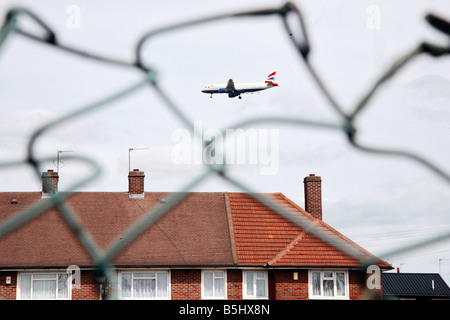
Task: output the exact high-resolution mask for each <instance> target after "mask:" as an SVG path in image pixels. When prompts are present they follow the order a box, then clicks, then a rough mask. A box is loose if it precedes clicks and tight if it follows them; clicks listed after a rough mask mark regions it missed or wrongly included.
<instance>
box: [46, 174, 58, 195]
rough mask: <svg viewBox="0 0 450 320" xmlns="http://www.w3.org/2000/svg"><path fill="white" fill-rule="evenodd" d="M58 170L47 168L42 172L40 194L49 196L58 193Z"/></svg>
mask: <svg viewBox="0 0 450 320" xmlns="http://www.w3.org/2000/svg"><path fill="white" fill-rule="evenodd" d="M58 180H59V175H58V172H53V170H47V172H42V196H43V197H45V196H50V195H52V194H57V193H58Z"/></svg>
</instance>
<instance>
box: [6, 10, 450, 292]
mask: <svg viewBox="0 0 450 320" xmlns="http://www.w3.org/2000/svg"><path fill="white" fill-rule="evenodd" d="M269 16H270V17H271V16H277V17H279V18H280V19H281V20H282V21H283V24H284V28H285V31H286V34H285V36H286V37H289V38H290V39H291V42H292V50H295V51H296V52H297V54H298V58H299V59H300V60H301V61H302V62H303V63H304V64H305V66H306V67H307V70H308V71H309V72H310V74H311V76H312V79H313V80H314V82H315V84H316V85H317V87H318V89H319V90H320V92H321V93H322V96H323V98H324V99H325V100H326V101H327V102H328V105H329V107H330V108H332V109H333V110H334V111H335V112H336V113H337V114H338V115H339V119H340V120H339V121H335V122H332V121H329V122H328V121H321V120H311V119H303V118H295V117H259V118H252V119H247V120H243V121H241V122H238V123H235V124H234V125H232V126H230V128H245V127H249V126H252V125H257V124H258V125H259V124H281V125H291V126H294V127H295V126H297V127H316V128H319V129H327V130H332V131H335V132H338V133H344V134H345V135H346V137H347V140H348V143H349V144H350V145H351V146H353V147H355V148H356V149H359V150H361V151H364V152H368V153H374V154H381V155H385V156H395V157H401V158H405V159H407V160H411V161H414V162H417V163H419V164H420V165H422V166H424V167H426V168H428V169H429V170H430V173H431V174H435V175H438V176H439V177H441V178H442V179H443V180H445V181H446V182H447V183H450V176H449V174H448V173H447V172H446V171H445V170H444V169H442V168H440V167H438V166H437V165H435V164H434V163H433V162H432V161H430V160H429V159H426V158H424V157H422V156H421V155H418V154H415V153H411V152H409V151H404V150H391V149H383V148H376V147H372V146H367V145H363V144H361V143H360V142H359V141H358V128H357V126H356V120H357V119H358V117H359V115H360V114H361V111H363V110H364V109H366V108H367V106H368V102H369V101H370V100H371V98H372V97H373V96H374V94H375V93H376V92H377V91H378V90H380V88H382V86H383V84H384V83H385V82H386V81H388V80H389V79H390V78H391V77H393V76H394V75H395V74H396V73H397V72H398V71H399V70H400V69H402V68H405V67H407V65H408V64H410V63H411V62H412V61H413V60H414V59H415V58H416V57H418V56H421V55H429V56H431V57H435V58H437V57H440V56H444V55H447V54H449V53H450V46H449V45H448V44H445V45H441V44H434V43H428V42H422V43H419V44H418V45H417V46H416V47H415V48H414V49H413V50H412V51H410V52H407V53H406V54H404V55H402V56H401V57H399V59H397V60H396V61H394V62H393V63H392V65H391V67H390V68H388V70H386V71H385V73H384V74H383V75H382V76H381V77H380V78H379V79H377V80H376V81H375V82H374V83H373V85H372V87H371V88H370V90H369V91H368V92H367V93H366V94H365V95H364V97H363V98H362V99H361V100H360V101H359V102H358V103H357V104H356V105H355V106H354V108H353V109H352V110H351V111H350V112H345V111H344V109H343V108H342V106H341V105H340V104H339V103H338V102H337V100H336V99H335V98H334V97H333V96H332V94H331V93H330V92H329V91H328V89H327V87H326V85H325V84H324V82H323V81H322V79H321V78H320V77H319V75H318V74H317V72H316V70H315V68H314V66H313V65H312V63H311V62H310V59H309V57H310V48H311V44H310V42H309V38H308V32H307V28H306V25H305V22H304V20H303V17H302V14H301V11H300V10H299V8H298V7H297V6H296V5H294V4H292V3H290V2H288V3H286V4H284V5H283V6H281V7H275V8H267V9H260V10H254V11H245V12H237V13H235V14H224V15H216V16H211V17H206V18H203V19H198V20H192V21H187V22H183V23H179V24H174V25H169V26H166V27H162V28H159V29H156V30H153V31H150V32H148V33H146V34H145V35H144V36H142V37H141V38H140V39H139V41H138V43H137V45H136V47H135V51H134V54H135V59H134V61H131V62H130V61H123V60H120V59H116V58H112V57H107V56H104V55H101V54H96V53H94V52H89V51H85V50H82V49H79V48H77V47H72V46H68V45H65V44H63V43H61V42H60V41H59V39H58V37H57V34H56V33H55V32H54V30H52V29H51V28H50V27H49V26H48V25H47V24H46V23H45V21H43V20H42V19H41V18H40V17H39V16H37V15H35V14H34V13H33V12H32V11H29V10H27V9H25V8H12V9H10V10H9V11H8V13H7V16H6V18H5V20H4V22H3V25H2V28H1V30H0V50H1V49H3V47H4V45H5V43H6V42H7V41H8V40H9V38H11V37H25V38H27V39H29V40H31V41H36V42H39V43H43V44H46V45H48V46H50V47H52V48H54V50H61V51H63V52H66V53H67V54H68V55H77V56H82V57H84V58H86V59H90V60H93V61H97V62H98V63H104V64H110V65H120V66H123V67H126V68H130V69H136V70H139V71H140V72H142V79H141V80H140V81H138V82H137V83H133V84H131V85H130V86H128V87H125V88H123V89H122V90H120V91H117V92H114V93H113V94H111V95H109V96H106V97H104V98H102V99H99V100H97V101H94V102H92V103H90V104H88V105H86V106H82V107H79V108H77V109H76V110H74V111H72V112H69V113H67V114H66V115H63V116H61V117H58V118H57V119H55V120H53V121H50V122H49V123H47V124H46V125H44V126H42V127H40V128H39V129H37V130H36V131H35V132H34V134H33V135H32V136H31V138H30V139H29V141H28V146H27V156H26V158H25V159H24V160H23V161H21V162H20V161H19V162H17V161H14V162H1V159H0V169H2V170H9V169H11V168H13V167H16V166H23V165H26V166H30V167H31V168H33V170H34V171H35V174H36V175H37V177H39V178H40V176H41V172H42V171H43V163H45V162H48V161H51V160H52V159H48V158H40V157H38V156H37V152H36V144H37V141H38V140H39V139H40V138H41V137H42V136H44V135H45V134H46V132H47V131H48V130H50V129H51V128H53V127H55V126H59V125H64V124H66V123H68V122H70V121H72V120H74V119H76V118H78V117H83V116H86V115H88V114H89V113H91V112H93V111H95V110H98V109H100V108H108V106H109V105H110V104H111V103H112V102H114V101H116V100H119V99H121V98H124V97H126V96H129V95H132V94H135V93H136V92H138V91H139V90H141V89H143V88H145V87H151V88H152V89H153V90H154V92H156V93H157V95H158V96H159V97H160V98H161V99H162V101H164V103H165V106H166V107H167V108H168V109H169V110H170V111H171V112H172V113H173V115H174V116H175V117H177V118H178V119H179V120H181V121H182V122H183V124H184V125H185V126H186V128H188V129H189V130H190V131H191V132H192V134H193V136H195V134H194V125H193V124H194V122H193V121H192V120H191V119H190V117H189V112H188V110H186V109H185V108H183V107H181V106H179V105H177V104H176V103H175V102H174V101H173V100H172V98H171V96H170V95H169V94H167V92H166V91H165V90H164V89H163V88H162V87H161V86H160V85H159V82H158V77H157V75H158V73H157V70H156V69H154V68H153V67H150V66H147V65H146V64H145V63H144V61H143V54H142V48H143V46H144V44H146V43H148V42H150V41H151V40H152V38H153V37H155V36H157V35H158V36H160V35H161V36H164V35H165V34H168V33H173V32H177V31H179V30H183V29H186V28H190V27H192V26H196V25H207V24H208V23H211V22H215V21H218V20H224V19H236V18H246V17H259V18H260V19H265V18H266V17H269ZM23 18H26V19H31V20H32V21H34V22H35V24H36V30H35V32H30V31H26V30H25V29H23V28H22V27H21V19H23ZM425 18H426V20H427V21H428V22H429V23H430V24H431V25H432V26H433V27H435V28H436V30H437V31H440V32H443V33H445V34H446V35H448V36H450V24H449V23H448V22H447V21H445V20H443V19H441V18H439V17H437V16H434V15H428V16H426V17H425ZM0 54H1V52H0ZM224 131H225V129H224ZM202 143H203V142H202ZM213 143H214V142H213ZM65 159H66V160H72V161H78V162H81V163H84V164H87V165H88V166H89V167H90V168H91V172H90V174H89V175H88V176H86V177H83V178H82V179H80V180H79V181H76V182H75V183H74V184H73V185H72V186H71V187H70V190H69V191H70V192H65V193H58V194H55V195H52V196H51V197H50V198H48V199H45V200H44V201H39V202H38V203H36V204H35V205H34V206H32V207H30V208H28V209H26V210H24V211H23V212H20V213H18V214H16V215H14V216H13V217H11V218H9V219H7V220H5V221H2V222H1V224H0V237H2V236H4V235H6V234H8V233H10V232H14V230H15V229H16V228H20V226H21V225H23V224H24V223H26V222H27V221H29V220H30V219H33V218H34V217H36V216H38V215H40V214H41V213H43V212H45V211H46V210H47V209H49V208H51V207H55V208H57V210H58V211H59V212H60V214H61V216H62V217H63V218H64V220H65V221H66V223H67V224H68V226H70V228H71V229H72V230H73V232H74V233H75V234H76V235H77V237H78V240H79V241H80V243H81V244H82V245H83V246H84V247H85V248H86V250H87V252H88V253H89V255H90V256H91V257H92V259H93V261H94V262H95V265H96V266H97V267H98V270H99V271H100V274H103V275H104V276H105V277H106V279H107V281H108V282H109V283H110V284H112V287H113V288H115V287H116V285H117V283H116V282H117V277H116V276H115V273H114V272H113V271H112V268H111V266H110V262H111V260H112V259H113V258H114V257H115V256H116V255H117V254H119V253H120V252H121V250H122V249H123V248H124V247H126V246H127V245H128V244H129V243H130V242H131V241H133V240H134V239H135V238H136V237H137V236H138V235H139V234H140V233H141V232H143V231H144V230H145V229H146V228H148V227H149V226H150V225H151V224H152V223H154V222H155V221H156V220H157V219H158V218H160V217H161V216H162V215H164V214H165V213H166V212H168V211H169V210H170V209H171V208H173V207H174V206H175V205H176V204H177V203H178V202H180V201H183V199H184V197H185V196H186V195H187V192H189V191H191V190H193V188H195V187H196V186H197V185H199V184H200V183H201V182H203V181H205V180H207V179H208V178H210V177H212V176H214V177H219V178H220V179H223V180H224V181H227V182H228V183H230V184H232V185H234V186H235V187H237V188H239V189H240V190H242V191H244V192H247V193H249V194H250V195H251V196H253V197H254V198H255V199H257V200H259V201H260V202H262V203H263V204H264V205H266V206H267V207H269V208H271V209H273V210H276V211H277V212H278V213H279V214H281V215H283V216H284V217H285V218H287V219H289V220H290V221H292V222H294V223H295V224H297V225H298V226H300V227H301V228H303V229H305V230H307V231H308V232H310V233H312V234H314V235H316V236H317V237H319V238H321V239H322V240H324V241H326V242H328V243H330V244H332V245H333V246H335V247H336V248H338V249H340V250H342V251H344V252H346V253H347V254H349V255H351V256H353V257H355V258H357V259H359V261H360V262H361V266H366V267H367V266H369V265H371V264H372V263H373V262H374V261H370V260H368V259H367V258H366V257H365V256H361V255H360V253H359V252H355V251H354V250H353V248H352V247H350V246H348V244H347V243H346V242H344V241H340V240H339V239H337V238H330V236H329V234H327V233H326V232H323V231H322V230H320V229H319V228H316V227H315V226H314V224H311V222H310V221H309V220H307V219H304V218H302V216H300V215H293V214H292V213H291V212H289V211H287V210H285V209H284V208H282V207H281V206H277V205H276V204H274V203H273V202H269V201H267V198H264V197H262V196H261V195H260V194H258V193H256V192H254V190H252V188H251V187H250V186H249V184H248V183H247V182H246V181H242V180H239V179H237V178H233V177H231V175H229V174H227V163H223V164H217V163H213V164H204V170H203V171H202V173H201V174H199V175H198V176H197V177H195V178H194V179H192V180H191V181H187V182H185V184H184V186H183V187H182V188H181V189H180V190H177V192H173V193H172V194H171V196H170V197H169V198H167V199H165V200H166V205H165V206H163V207H162V206H156V207H155V208H152V209H151V210H150V211H149V212H148V214H145V215H143V216H142V218H141V219H140V220H139V221H136V222H135V223H134V224H133V225H132V226H131V227H129V228H128V229H127V230H126V232H125V233H124V234H123V235H122V236H121V237H120V241H116V242H113V243H111V244H110V245H109V247H108V248H107V249H106V250H101V249H100V248H99V247H98V245H97V244H96V242H95V241H94V240H93V239H92V237H91V236H90V235H89V234H88V233H87V232H86V231H85V230H84V229H83V227H82V225H81V223H80V221H79V220H78V218H77V214H76V212H74V211H73V210H72V209H71V208H70V207H69V206H68V205H67V204H66V200H67V198H68V197H69V196H70V194H71V192H74V191H75V190H77V189H79V188H81V187H83V186H84V185H86V184H87V183H88V182H90V181H93V180H95V179H96V178H98V176H99V175H100V172H101V169H102V168H101V165H100V164H99V163H97V162H96V161H94V160H93V159H91V158H89V157H84V156H80V155H73V154H71V155H67V156H66V157H65ZM449 237H450V232H447V233H444V234H440V235H439V236H436V237H433V238H431V239H428V240H426V241H424V242H422V243H419V244H413V245H407V246H404V247H402V248H400V249H397V250H396V251H395V252H386V254H385V256H390V255H393V254H395V253H399V252H406V251H409V250H412V249H417V248H419V247H422V246H427V245H429V244H431V243H437V242H440V241H442V240H444V239H448V238H449ZM381 258H382V256H381ZM115 297H116V296H115V293H114V290H113V292H112V293H111V295H110V298H115Z"/></svg>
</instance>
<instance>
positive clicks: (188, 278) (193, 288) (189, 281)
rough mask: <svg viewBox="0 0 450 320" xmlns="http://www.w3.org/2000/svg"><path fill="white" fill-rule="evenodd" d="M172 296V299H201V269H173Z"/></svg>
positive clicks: (171, 274)
mask: <svg viewBox="0 0 450 320" xmlns="http://www.w3.org/2000/svg"><path fill="white" fill-rule="evenodd" d="M170 277H171V282H172V283H171V297H172V300H200V299H201V296H202V292H201V289H202V288H201V280H202V271H201V270H176V269H175V270H171V271H170Z"/></svg>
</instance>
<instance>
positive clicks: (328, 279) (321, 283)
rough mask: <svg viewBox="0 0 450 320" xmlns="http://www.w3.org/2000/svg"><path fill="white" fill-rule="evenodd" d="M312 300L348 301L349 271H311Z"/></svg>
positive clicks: (310, 292)
mask: <svg viewBox="0 0 450 320" xmlns="http://www.w3.org/2000/svg"><path fill="white" fill-rule="evenodd" d="M309 297H310V298H311V299H348V273H347V271H310V272H309Z"/></svg>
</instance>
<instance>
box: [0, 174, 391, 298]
mask: <svg viewBox="0 0 450 320" xmlns="http://www.w3.org/2000/svg"><path fill="white" fill-rule="evenodd" d="M144 177H145V175H144V173H143V172H141V171H139V170H134V171H131V172H130V174H129V177H128V178H129V190H128V192H76V193H74V194H73V195H71V196H70V197H69V198H68V200H67V203H68V205H69V206H70V207H71V208H73V210H74V212H76V213H77V215H78V218H79V220H80V222H81V224H82V225H83V227H84V228H85V229H86V230H87V231H88V232H89V234H90V235H91V236H92V238H93V239H94V240H95V241H96V243H97V245H98V246H99V247H100V248H101V249H105V248H107V247H108V245H109V244H110V243H111V242H112V241H114V240H117V239H119V240H120V239H121V238H120V236H121V234H122V233H123V232H124V230H126V229H127V227H129V226H130V225H131V224H132V223H133V222H135V221H136V220H137V219H139V218H140V217H141V216H142V215H144V214H146V212H148V210H149V209H150V208H152V207H154V206H163V205H164V204H165V198H166V197H167V196H168V193H163V192H144ZM42 178H43V190H42V192H2V193H0V223H1V222H4V221H6V220H8V218H10V217H11V216H13V215H14V214H15V213H18V212H21V211H22V210H24V209H27V208H29V207H30V206H32V205H33V204H35V203H39V202H40V201H45V198H46V197H48V195H49V194H52V193H56V192H58V179H59V177H58V174H57V173H56V172H52V171H51V170H49V171H48V172H44V173H43V176H42ZM304 186H305V204H306V205H305V209H306V210H304V209H302V208H300V207H299V206H298V205H296V204H295V203H293V202H292V201H291V200H289V199H288V198H287V197H286V196H284V195H283V194H281V193H271V194H264V195H263V196H264V197H267V199H270V201H274V202H275V203H277V204H279V205H282V206H283V207H284V208H286V209H288V210H289V211H290V212H292V213H293V214H296V215H301V216H302V217H304V218H306V219H309V220H310V221H311V223H314V224H315V225H316V226H318V227H319V228H321V230H322V231H324V232H326V233H327V234H328V235H330V236H332V237H336V238H339V239H341V240H343V241H344V242H345V243H347V244H348V245H349V246H350V247H351V248H352V249H353V250H354V251H356V252H358V253H359V254H361V255H363V256H366V257H370V258H375V257H374V256H373V255H371V254H370V253H369V252H367V251H366V250H364V249H363V248H361V247H360V246H358V245H356V244H355V243H353V242H352V241H351V240H349V239H348V238H346V237H345V236H343V235H342V234H340V233H339V232H338V231H336V230H335V229H333V228H332V227H330V226H329V225H327V224H326V223H325V222H324V221H322V204H321V178H320V177H318V176H314V175H310V176H308V177H306V178H305V180H304ZM375 259H376V258H375ZM376 261H377V266H378V267H380V268H381V270H387V269H391V266H390V265H389V264H388V263H386V262H384V261H381V260H379V259H377V260H376ZM111 265H112V266H113V268H114V271H115V272H116V274H117V294H118V298H120V299H164V300H169V299H172V300H201V299H230V300H241V299H271V300H306V299H361V298H362V297H363V293H364V290H365V289H366V283H365V279H363V278H361V274H365V270H363V268H362V266H361V263H360V262H359V261H358V260H357V259H356V258H355V257H353V256H350V255H348V254H346V253H344V252H343V251H341V250H339V249H337V248H335V247H334V246H332V245H330V244H328V243H326V242H325V241H323V240H321V239H319V238H318V237H316V236H314V235H313V234H311V233H309V232H307V231H306V230H303V229H302V228H300V227H298V226H297V225H296V224H294V223H292V222H291V221H289V220H287V219H285V218H284V217H282V216H281V215H280V214H278V213H276V212H275V211H273V210H271V209H269V208H268V207H266V206H265V205H263V204H261V203H260V202H259V201H257V200H255V199H254V198H252V197H251V196H250V195H248V194H246V193H229V192H193V193H189V194H188V195H187V197H186V198H185V199H184V200H183V201H182V202H180V203H178V204H177V205H176V206H175V207H174V208H172V209H171V210H170V211H168V212H167V213H166V214H165V215H164V216H162V217H161V218H160V219H158V220H157V221H156V222H155V223H153V224H152V225H151V226H150V227H148V228H147V229H146V230H145V231H144V232H143V233H141V234H140V235H139V236H138V237H137V238H136V239H135V240H134V241H133V242H131V243H130V244H129V245H128V246H126V247H125V248H124V249H123V250H122V251H121V252H120V253H119V254H118V255H117V256H115V257H114V258H113V260H112V261H111ZM69 266H76V267H77V268H79V271H80V273H79V280H80V283H79V284H78V285H74V281H73V280H74V279H72V272H69V273H68V272H67V268H68V267H69ZM105 292H108V285H107V284H105V283H103V282H102V281H101V280H100V279H99V277H98V272H97V269H96V266H95V264H94V263H93V261H92V258H91V257H90V256H89V255H88V253H87V252H86V250H85V249H84V248H83V246H82V245H81V244H80V242H79V240H78V239H77V237H76V236H75V234H74V232H73V231H72V230H71V229H70V228H69V227H68V226H67V224H66V222H65V221H64V220H63V218H62V217H61V214H60V213H59V212H58V211H57V210H56V209H55V208H49V209H47V210H46V211H44V212H43V213H42V214H40V215H38V216H37V217H35V218H33V219H32V220H31V221H29V222H27V223H25V224H24V225H22V226H20V227H19V228H17V229H15V230H13V231H11V232H9V233H7V234H5V235H3V236H2V237H0V299H66V300H67V299H72V300H88V299H89V300H92V299H102V298H104V297H105ZM378 294H379V295H380V296H381V290H379V291H378Z"/></svg>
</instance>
